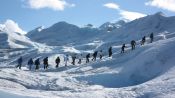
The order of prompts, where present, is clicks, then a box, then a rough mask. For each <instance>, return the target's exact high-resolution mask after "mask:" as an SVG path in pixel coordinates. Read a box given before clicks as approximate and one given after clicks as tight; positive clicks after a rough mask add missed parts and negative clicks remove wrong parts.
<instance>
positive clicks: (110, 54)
mask: <svg viewBox="0 0 175 98" xmlns="http://www.w3.org/2000/svg"><path fill="white" fill-rule="evenodd" d="M108 52H109V57H111V56H112V47H110V48H109V49H108Z"/></svg>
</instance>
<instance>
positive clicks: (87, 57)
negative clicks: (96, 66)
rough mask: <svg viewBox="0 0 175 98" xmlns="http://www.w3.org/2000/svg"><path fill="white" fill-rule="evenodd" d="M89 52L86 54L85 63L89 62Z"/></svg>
mask: <svg viewBox="0 0 175 98" xmlns="http://www.w3.org/2000/svg"><path fill="white" fill-rule="evenodd" d="M89 58H90V53H88V54H87V55H86V63H89Z"/></svg>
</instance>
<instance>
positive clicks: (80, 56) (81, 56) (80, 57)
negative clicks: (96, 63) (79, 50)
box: [78, 54, 83, 64]
mask: <svg viewBox="0 0 175 98" xmlns="http://www.w3.org/2000/svg"><path fill="white" fill-rule="evenodd" d="M82 58H83V55H82V54H80V55H79V56H78V60H79V61H78V64H81V61H82Z"/></svg>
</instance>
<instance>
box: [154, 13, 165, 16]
mask: <svg viewBox="0 0 175 98" xmlns="http://www.w3.org/2000/svg"><path fill="white" fill-rule="evenodd" d="M154 15H155V16H162V17H166V15H165V14H164V13H163V12H157V13H155V14H154Z"/></svg>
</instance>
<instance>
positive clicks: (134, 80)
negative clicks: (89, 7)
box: [0, 13, 175, 98]
mask: <svg viewBox="0 0 175 98" xmlns="http://www.w3.org/2000/svg"><path fill="white" fill-rule="evenodd" d="M160 15H161V14H160V13H156V14H155V15H151V16H147V17H145V18H141V20H148V22H150V20H156V21H157V19H160V17H161V20H162V19H163V22H162V23H160V21H159V20H158V23H159V24H160V25H161V26H162V27H163V25H166V23H167V22H166V21H165V20H168V21H169V18H168V17H164V16H160ZM155 17H158V18H155ZM172 18H173V17H170V19H172ZM164 19H165V20H164ZM173 19H174V18H173ZM141 20H134V21H132V22H129V23H125V24H123V25H122V26H121V27H117V28H116V29H115V30H114V31H111V32H107V34H104V35H101V36H99V38H98V39H96V37H98V36H97V35H98V34H97V35H96V37H95V38H94V37H93V38H92V40H91V41H86V40H85V41H82V42H81V43H76V42H75V43H74V44H64V43H65V42H63V45H55V46H47V45H45V44H39V43H37V42H33V41H31V40H30V39H28V41H29V42H30V43H32V44H31V47H27V48H10V49H4V48H2V49H0V82H1V84H0V96H2V97H3V98H9V97H12V98H23V97H25V98H26V97H29V98H36V97H37V98H38V97H39V98H174V97H175V53H174V50H175V30H174V29H173V28H172V26H168V27H167V29H166V28H165V29H164V30H163V29H160V28H162V27H161V26H160V28H159V29H155V28H154V29H151V30H152V31H151V30H149V32H147V30H146V31H140V32H141V34H138V33H139V30H138V28H136V29H135V30H136V31H138V33H136V34H134V35H132V37H131V35H130V33H129V31H128V30H129V29H130V30H132V29H133V28H132V27H133V25H134V26H135V24H136V23H139V24H141V23H140V22H141ZM148 22H145V21H144V22H143V26H144V24H147V23H148ZM148 24H149V23H148ZM59 25H60V24H59ZM64 25H65V23H64ZM106 25H107V24H104V25H103V26H104V27H105V28H104V30H106V29H107V27H108V26H106ZM109 25H111V24H109ZM113 25H115V24H113ZM155 25H156V24H155ZM103 26H102V27H103ZM117 26H118V25H117ZM149 26H150V25H145V28H149ZM102 27H101V28H102ZM73 28H76V27H73ZM123 28H128V29H126V30H125V32H126V33H124V34H123V35H122V33H117V34H115V32H119V31H121V32H124V29H123ZM142 28H144V27H142ZM171 28H172V29H171ZM86 29H87V28H86ZM89 29H92V28H89ZM49 30H50V29H49ZM54 30H55V29H54ZM34 31H35V30H34ZM34 31H33V32H34ZM40 31H42V30H40ZM153 31H154V32H155V33H154V34H155V39H154V42H153V43H150V39H149V38H148V37H147V41H146V44H145V45H144V46H141V45H140V44H139V43H140V38H141V36H144V35H146V36H148V35H149V33H150V32H153ZM158 31H159V32H158ZM44 32H45V31H44ZM38 33H39V32H38ZM48 33H49V32H48ZM48 33H47V34H48ZM97 33H98V32H97ZM47 34H46V35H47ZM110 34H112V35H111V36H112V37H111V39H109V38H108V37H109V35H110ZM113 34H114V35H115V36H113ZM54 35H55V34H54ZM121 35H122V36H121ZM126 35H128V36H127V37H126ZM30 36H31V35H30ZM43 36H44V34H43V35H42V37H43ZM64 36H65V35H64ZM120 36H121V38H120ZM124 36H125V37H126V38H125V37H124ZM88 37H89V36H88ZM90 37H91V34H90ZM115 37H116V40H115V39H114V38H115ZM117 38H118V39H117ZM122 38H124V39H123V40H122ZM131 38H133V39H136V41H137V45H136V49H135V50H131V47H130V39H131ZM80 39H81V40H83V38H78V39H77V42H78V41H80ZM87 39H90V38H87ZM37 40H39V39H37ZM70 40H71V39H69V41H70ZM73 40H75V39H73ZM41 41H44V40H41ZM39 42H40V41H39ZM50 42H51V41H49V42H48V43H49V44H50ZM46 43H47V42H46ZM59 43H60V42H59ZM123 43H126V45H127V48H126V53H124V54H121V53H120V51H121V50H120V48H121V45H122V44H123ZM17 44H20V43H17ZM52 45H53V44H52ZM110 46H112V47H113V56H112V57H110V58H109V57H108V54H107V50H108V48H109V47H110ZM101 49H103V53H104V57H103V59H102V60H100V59H99V58H98V59H97V61H95V62H93V61H91V59H92V58H91V59H90V63H87V64H86V63H85V55H86V54H87V53H92V52H93V51H94V50H101ZM72 53H77V54H80V53H83V57H84V58H83V61H82V64H77V62H78V60H76V65H72V64H71V57H70V61H69V62H68V66H67V67H65V66H64V65H65V63H64V60H63V56H64V55H65V54H72ZM19 56H22V57H23V58H24V63H23V67H22V70H19V69H16V68H14V66H16V60H17V59H18V57H19ZM46 56H48V57H49V64H50V65H49V69H48V70H44V69H43V64H41V66H40V67H41V68H40V70H39V71H35V70H32V71H29V70H28V67H27V61H28V59H29V58H31V57H32V58H34V60H35V59H37V58H40V61H41V62H42V59H43V58H44V57H46ZM57 56H60V57H61V63H60V66H59V68H57V69H56V68H55V59H56V57H57ZM33 67H34V66H33ZM33 69H34V68H33Z"/></svg>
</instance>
